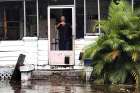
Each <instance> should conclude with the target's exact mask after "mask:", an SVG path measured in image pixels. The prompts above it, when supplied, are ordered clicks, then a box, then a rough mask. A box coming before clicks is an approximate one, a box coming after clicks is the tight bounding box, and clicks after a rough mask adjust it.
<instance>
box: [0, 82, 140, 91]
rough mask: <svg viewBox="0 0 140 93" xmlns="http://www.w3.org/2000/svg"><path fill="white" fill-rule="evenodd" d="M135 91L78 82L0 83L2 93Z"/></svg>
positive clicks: (130, 88) (129, 88)
mask: <svg viewBox="0 0 140 93" xmlns="http://www.w3.org/2000/svg"><path fill="white" fill-rule="evenodd" d="M133 91H134V88H133V86H129V87H127V88H124V87H123V88H120V87H116V86H114V87H112V86H111V87H106V86H97V85H96V86H95V85H92V84H86V83H82V82H78V81H66V82H49V81H46V80H32V81H28V82H22V83H21V82H16V81H15V82H12V83H9V81H0V93H134V92H133ZM137 93H139V92H137Z"/></svg>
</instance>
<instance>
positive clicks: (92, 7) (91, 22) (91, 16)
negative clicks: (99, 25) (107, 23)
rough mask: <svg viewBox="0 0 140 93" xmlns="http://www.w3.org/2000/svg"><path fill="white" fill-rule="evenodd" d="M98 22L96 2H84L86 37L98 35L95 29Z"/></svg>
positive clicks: (95, 0) (94, 0) (92, 0)
mask: <svg viewBox="0 0 140 93" xmlns="http://www.w3.org/2000/svg"><path fill="white" fill-rule="evenodd" d="M97 21H98V2H97V0H86V22H87V29H86V33H87V34H88V35H93V33H99V32H98V30H97V29H95V24H96V22H97Z"/></svg>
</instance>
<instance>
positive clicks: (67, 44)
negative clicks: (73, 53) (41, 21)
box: [56, 16, 72, 50]
mask: <svg viewBox="0 0 140 93" xmlns="http://www.w3.org/2000/svg"><path fill="white" fill-rule="evenodd" d="M56 27H57V30H58V31H59V32H58V33H59V50H72V28H71V25H70V24H68V23H66V19H65V16H61V17H60V21H59V22H58V24H57V25H56Z"/></svg>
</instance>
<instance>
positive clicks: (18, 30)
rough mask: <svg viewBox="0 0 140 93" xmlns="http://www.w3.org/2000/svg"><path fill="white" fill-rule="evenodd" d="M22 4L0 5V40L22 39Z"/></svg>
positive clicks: (5, 3) (7, 3) (3, 3)
mask: <svg viewBox="0 0 140 93" xmlns="http://www.w3.org/2000/svg"><path fill="white" fill-rule="evenodd" d="M22 13H23V4H22V2H15V1H13V2H1V3H0V40H18V39H21V38H22V37H23V31H24V27H23V26H24V25H23V23H24V20H23V18H24V16H23V14H22Z"/></svg>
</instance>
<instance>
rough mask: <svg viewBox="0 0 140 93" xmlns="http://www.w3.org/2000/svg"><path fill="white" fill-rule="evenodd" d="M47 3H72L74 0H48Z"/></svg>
mask: <svg viewBox="0 0 140 93" xmlns="http://www.w3.org/2000/svg"><path fill="white" fill-rule="evenodd" d="M48 4H49V5H73V4H74V0H48Z"/></svg>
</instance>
